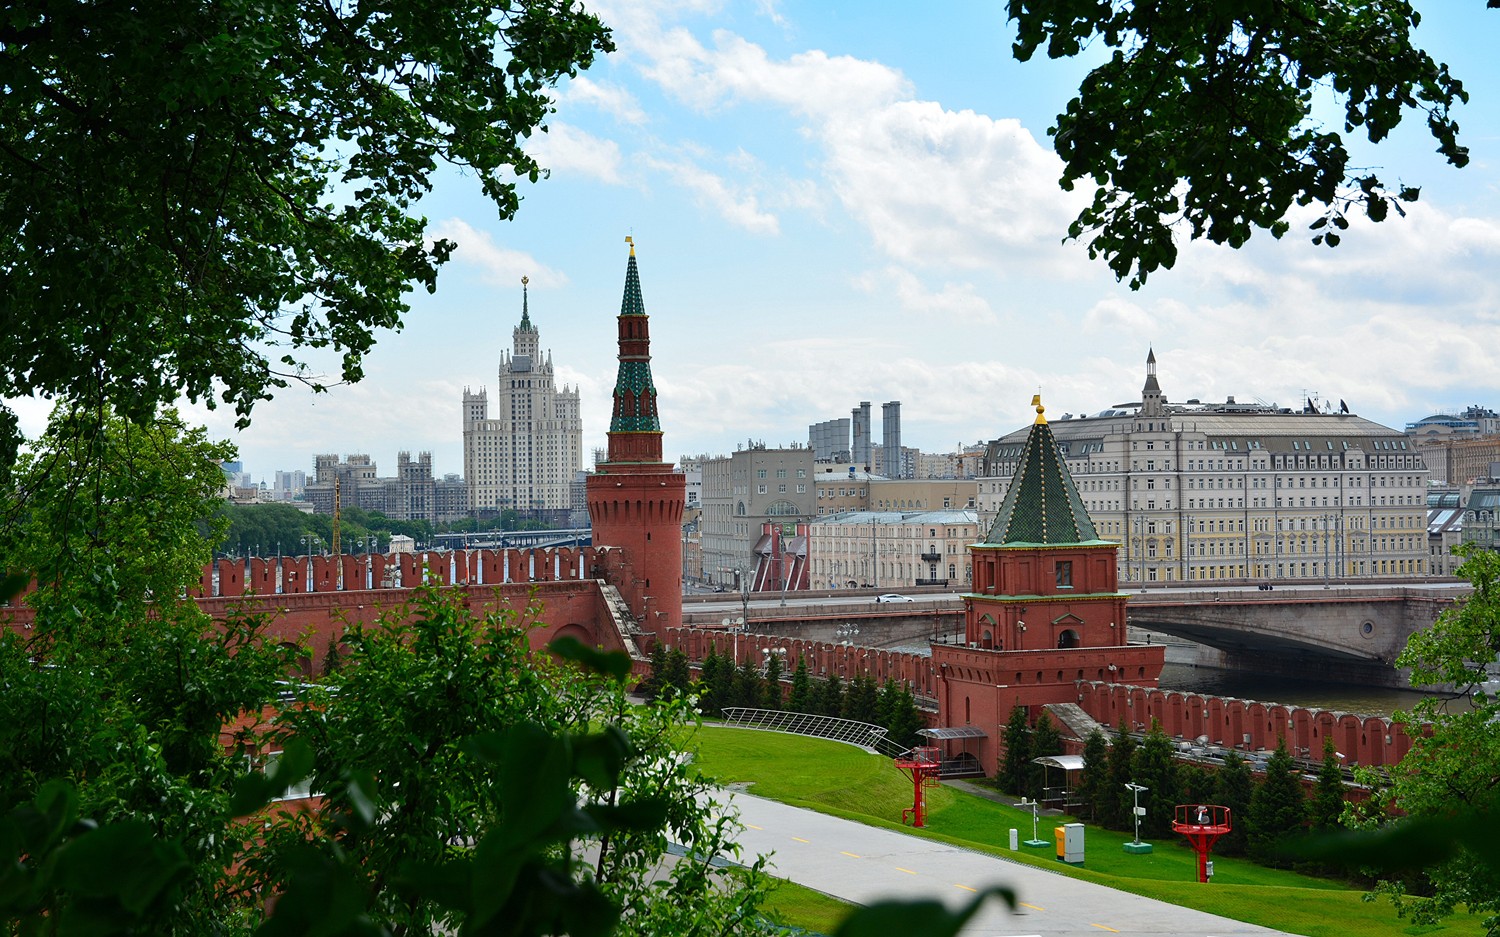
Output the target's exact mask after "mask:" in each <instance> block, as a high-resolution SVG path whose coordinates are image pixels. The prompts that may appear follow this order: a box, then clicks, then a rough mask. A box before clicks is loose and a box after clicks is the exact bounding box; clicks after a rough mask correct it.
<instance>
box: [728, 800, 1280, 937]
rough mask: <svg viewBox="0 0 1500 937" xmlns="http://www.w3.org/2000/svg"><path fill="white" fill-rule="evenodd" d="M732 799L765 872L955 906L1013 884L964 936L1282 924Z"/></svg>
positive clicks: (1247, 928)
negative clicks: (1249, 920) (1013, 901)
mask: <svg viewBox="0 0 1500 937" xmlns="http://www.w3.org/2000/svg"><path fill="white" fill-rule="evenodd" d="M733 800H734V805H735V806H736V807H737V808H738V809H739V812H740V818H741V820H742V821H743V822H744V823H745V824H746V825H747V827H748V829H746V831H745V833H744V835H743V836H741V837H740V844H741V845H742V846H743V847H744V848H745V850H746V852H747V854H749V855H757V854H761V855H768V856H770V857H771V859H770V864H769V865H770V871H771V872H772V873H773V874H775V875H777V876H780V877H782V878H786V879H790V880H792V881H794V882H798V883H800V884H802V885H806V886H808V887H809V888H815V889H817V890H818V891H821V892H824V893H826V894H829V895H833V896H835V897H838V898H842V899H844V900H846V901H852V902H855V903H857V904H871V903H873V902H876V901H882V900H886V899H892V898H937V899H939V900H942V901H943V902H944V903H945V904H947V905H948V906H950V907H957V906H959V905H961V904H963V903H964V902H966V901H968V900H971V899H972V898H973V897H974V894H975V892H976V891H977V890H978V889H980V888H985V887H988V886H991V885H997V884H1001V885H1006V886H1009V887H1011V888H1013V889H1015V890H1016V892H1017V895H1018V898H1019V901H1020V902H1021V904H1019V905H1018V906H1017V908H1016V911H1015V912H1011V911H1010V910H1009V909H1007V908H1006V907H1005V906H1004V904H1003V903H1000V902H998V901H996V900H994V899H991V901H990V902H989V903H988V904H987V905H986V906H985V908H984V909H983V910H982V911H981V912H980V913H979V915H978V916H976V917H975V918H974V919H973V920H971V921H970V922H969V926H968V927H966V928H965V929H964V931H963V933H964V937H980V935H996V937H1020V935H1036V937H1085V935H1087V937H1100V935H1101V934H1137V935H1148V934H1149V935H1152V937H1241V935H1245V937H1249V935H1262V937H1269V935H1278V934H1281V932H1280V931H1274V930H1270V929H1268V928H1264V927H1257V926H1255V925H1253V924H1243V923H1241V922H1239V921H1232V920H1229V919H1228V918H1222V917H1218V916H1216V915H1212V914H1206V913H1204V912H1202V911H1194V910H1192V909H1190V908H1181V907H1178V906H1176V905H1171V904H1166V903H1164V902H1161V901H1155V900H1153V899H1150V898H1142V897H1139V896H1137V895H1132V894H1129V893H1127V892H1122V891H1116V890H1115V889H1113V888H1107V887H1105V886H1103V885H1095V884H1092V883H1089V882H1080V881H1078V880H1077V879H1072V878H1068V877H1067V876H1064V875H1058V874H1055V873H1053V872H1049V871H1047V870H1045V869H1038V868H1035V867H1032V866H1029V865H1025V864H1022V863H1019V862H1011V861H1008V860H1005V859H1001V858H997V857H995V856H989V855H985V854H982V853H977V852H972V851H970V850H967V849H960V848H958V847H956V846H948V845H945V844H943V843H937V842H933V841H931V840H927V839H922V838H920V837H916V836H907V835H905V834H903V833H898V832H895V831H894V830H886V829H880V828H877V827H870V826H865V825H863V824H860V823H855V822H853V821H850V820H842V819H839V818H837V817H830V816H827V815H824V814H821V813H817V812H815V811H812V810H804V809H801V808H797V807H789V806H787V805H785V804H781V803H777V802H776V801H771V800H766V799H764V798H761V797H755V796H753V795H750V794H744V793H736V794H734V795H733ZM1205 887H1212V886H1205ZM892 937H899V935H892Z"/></svg>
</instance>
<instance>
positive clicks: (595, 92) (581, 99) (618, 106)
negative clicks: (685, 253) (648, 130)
mask: <svg viewBox="0 0 1500 937" xmlns="http://www.w3.org/2000/svg"><path fill="white" fill-rule="evenodd" d="M558 101H559V103H562V104H564V105H572V104H580V105H584V106H587V107H595V108H598V109H599V110H601V111H603V112H605V113H606V114H609V115H610V116H612V117H614V119H615V120H617V121H619V122H620V123H623V124H644V123H645V122H646V112H645V111H643V110H641V105H640V102H638V101H637V100H636V99H635V95H633V94H631V93H630V92H629V91H627V90H626V89H624V88H622V87H620V86H619V85H617V84H613V83H611V82H607V81H594V80H593V79H592V78H589V77H587V76H585V75H579V76H577V77H576V78H573V79H572V80H570V81H569V82H568V84H567V87H566V88H564V89H563V91H562V93H561V94H560V95H559V96H558Z"/></svg>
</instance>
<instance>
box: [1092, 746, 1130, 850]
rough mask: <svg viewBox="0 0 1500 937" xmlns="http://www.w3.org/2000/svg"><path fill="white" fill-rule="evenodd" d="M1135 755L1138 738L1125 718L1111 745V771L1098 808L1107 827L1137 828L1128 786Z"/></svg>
mask: <svg viewBox="0 0 1500 937" xmlns="http://www.w3.org/2000/svg"><path fill="white" fill-rule="evenodd" d="M1134 755H1135V739H1134V738H1133V737H1132V736H1131V735H1130V732H1129V731H1127V730H1126V728H1125V723H1124V722H1121V723H1120V725H1119V727H1118V728H1116V729H1115V738H1114V744H1113V745H1111V746H1110V749H1109V772H1108V775H1107V777H1106V780H1105V782H1104V786H1103V787H1102V788H1101V789H1100V791H1099V798H1098V800H1096V801H1095V802H1094V809H1095V810H1096V811H1097V812H1098V814H1099V823H1100V825H1102V826H1104V827H1105V828H1106V829H1111V830H1126V829H1131V830H1133V829H1134V828H1135V825H1134V820H1133V819H1132V818H1131V815H1130V811H1131V808H1132V807H1133V806H1134V802H1133V800H1132V798H1131V796H1130V791H1129V790H1127V789H1126V788H1125V784H1126V782H1127V781H1130V779H1131V773H1130V762H1131V758H1132V757H1133V756H1134Z"/></svg>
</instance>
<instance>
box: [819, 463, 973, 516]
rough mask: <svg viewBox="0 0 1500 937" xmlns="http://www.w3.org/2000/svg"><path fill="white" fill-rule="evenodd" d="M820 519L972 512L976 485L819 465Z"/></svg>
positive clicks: (965, 480) (968, 480)
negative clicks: (890, 513)
mask: <svg viewBox="0 0 1500 937" xmlns="http://www.w3.org/2000/svg"><path fill="white" fill-rule="evenodd" d="M816 487H817V511H818V516H819V517H827V516H828V515H831V514H845V513H848V512H849V511H946V510H964V509H969V510H975V509H977V508H978V506H979V482H978V480H977V479H973V478H957V479H955V478H884V477H882V476H879V475H871V474H870V473H869V472H865V471H861V470H858V469H854V468H853V466H848V465H826V464H819V465H818V466H817V473H816Z"/></svg>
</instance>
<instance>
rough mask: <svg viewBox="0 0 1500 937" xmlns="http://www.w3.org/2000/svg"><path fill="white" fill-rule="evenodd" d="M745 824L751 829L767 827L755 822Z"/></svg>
mask: <svg viewBox="0 0 1500 937" xmlns="http://www.w3.org/2000/svg"><path fill="white" fill-rule="evenodd" d="M745 825H746V826H748V827H750V829H752V830H763V829H765V827H763V826H756V825H755V824H754V823H746V824H745Z"/></svg>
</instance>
